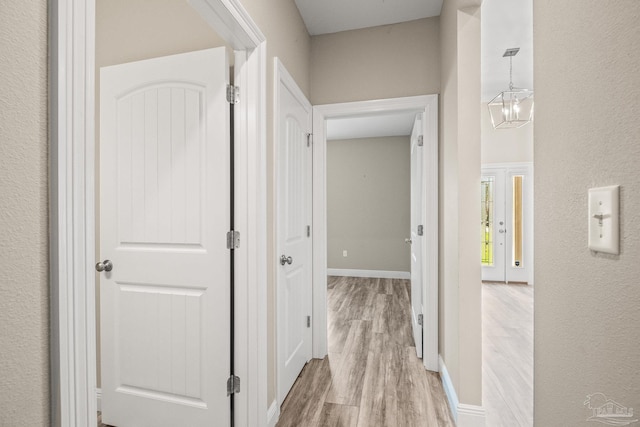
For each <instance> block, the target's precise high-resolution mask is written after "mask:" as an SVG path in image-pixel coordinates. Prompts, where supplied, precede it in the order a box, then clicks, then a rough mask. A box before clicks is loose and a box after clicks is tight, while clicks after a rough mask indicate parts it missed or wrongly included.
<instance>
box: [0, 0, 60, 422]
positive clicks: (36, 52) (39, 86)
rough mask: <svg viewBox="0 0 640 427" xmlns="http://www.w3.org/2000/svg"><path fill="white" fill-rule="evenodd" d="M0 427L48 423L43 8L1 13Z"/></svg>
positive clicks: (11, 0) (12, 2) (19, 6)
mask: <svg viewBox="0 0 640 427" xmlns="http://www.w3.org/2000/svg"><path fill="white" fill-rule="evenodd" d="M0 52H2V54H1V55H0V206H1V208H0V230H1V231H0V260H1V261H0V265H1V267H0V349H1V350H0V426H11V427H21V426H25V427H31V426H43V425H47V424H48V422H49V346H48V344H49V317H48V316H49V311H48V305H49V300H48V298H49V288H48V265H49V263H48V227H47V221H48V216H47V212H48V207H47V203H48V201H47V173H48V167H47V2H46V1H29V2H24V1H21V0H6V1H5V0H3V1H2V5H1V6H0Z"/></svg>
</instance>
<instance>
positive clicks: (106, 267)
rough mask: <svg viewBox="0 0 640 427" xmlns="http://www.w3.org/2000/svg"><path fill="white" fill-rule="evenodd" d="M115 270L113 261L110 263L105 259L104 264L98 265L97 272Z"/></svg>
mask: <svg viewBox="0 0 640 427" xmlns="http://www.w3.org/2000/svg"><path fill="white" fill-rule="evenodd" d="M111 270H113V263H112V262H111V261H109V260H108V259H105V260H104V261H102V262H99V263H97V264H96V271H99V272H102V271H107V272H108V271H111Z"/></svg>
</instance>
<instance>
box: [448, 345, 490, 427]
mask: <svg viewBox="0 0 640 427" xmlns="http://www.w3.org/2000/svg"><path fill="white" fill-rule="evenodd" d="M438 365H439V367H440V378H442V387H443V388H444V393H445V394H446V395H447V401H448V402H449V409H451V414H452V415H453V419H454V421H455V422H456V426H457V427H485V419H486V414H485V411H484V408H483V407H482V406H476V405H467V404H466V403H460V401H459V400H458V394H457V393H456V388H455V387H454V386H453V382H452V381H451V377H450V376H449V371H447V366H446V365H445V364H444V360H442V356H438Z"/></svg>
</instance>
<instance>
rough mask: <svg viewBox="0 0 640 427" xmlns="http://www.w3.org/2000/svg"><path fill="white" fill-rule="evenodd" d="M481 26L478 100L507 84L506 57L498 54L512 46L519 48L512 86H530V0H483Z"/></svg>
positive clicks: (531, 55)
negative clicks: (480, 95) (480, 83)
mask: <svg viewBox="0 0 640 427" xmlns="http://www.w3.org/2000/svg"><path fill="white" fill-rule="evenodd" d="M481 26H482V27H481V31H482V33H481V46H482V47H481V52H482V100H483V101H484V102H487V101H491V99H493V98H494V97H495V96H496V95H497V94H498V93H499V92H501V91H503V90H505V89H507V88H508V87H509V58H503V57H502V55H503V54H504V51H505V50H507V49H509V48H512V47H519V48H520V52H518V54H517V55H516V56H514V57H513V86H515V87H519V88H526V89H533V0H484V1H483V2H482V23H481Z"/></svg>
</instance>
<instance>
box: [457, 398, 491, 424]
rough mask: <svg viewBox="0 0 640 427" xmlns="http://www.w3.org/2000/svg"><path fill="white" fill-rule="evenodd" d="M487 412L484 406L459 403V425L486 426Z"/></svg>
mask: <svg viewBox="0 0 640 427" xmlns="http://www.w3.org/2000/svg"><path fill="white" fill-rule="evenodd" d="M485 422H486V413H485V410H484V408H483V407H482V406H476V405H467V404H464V403H459V404H458V423H457V426H458V427H485Z"/></svg>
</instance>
